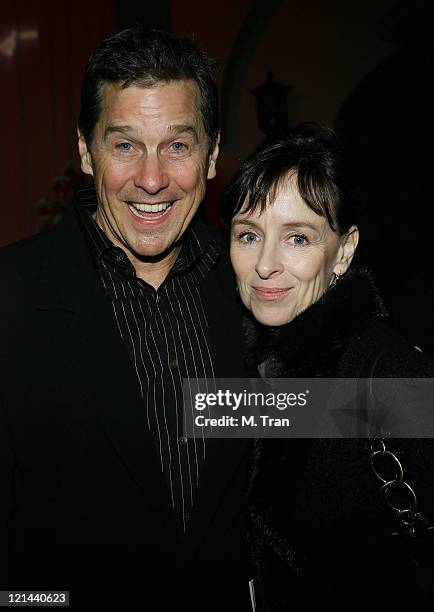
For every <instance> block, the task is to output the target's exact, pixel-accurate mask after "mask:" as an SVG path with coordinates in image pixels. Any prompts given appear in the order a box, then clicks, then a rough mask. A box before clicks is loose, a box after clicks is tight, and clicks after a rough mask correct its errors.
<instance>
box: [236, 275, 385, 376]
mask: <svg viewBox="0 0 434 612" xmlns="http://www.w3.org/2000/svg"><path fill="white" fill-rule="evenodd" d="M385 317H387V313H386V310H385V308H384V306H383V304H382V302H381V299H380V297H379V295H378V292H377V289H376V287H375V284H374V281H373V279H372V276H371V274H370V273H369V272H368V271H367V270H364V269H363V268H360V267H358V266H354V267H352V268H350V270H348V272H347V273H346V274H345V275H344V276H343V277H341V278H340V279H339V280H338V282H337V283H336V284H335V285H334V286H333V287H331V288H330V289H328V290H327V291H326V292H325V293H324V295H323V296H322V297H321V298H320V299H319V300H318V301H317V302H315V303H314V304H312V305H311V306H309V308H307V309H306V310H305V311H304V312H302V313H300V314H299V315H298V316H297V317H296V318H295V319H294V320H293V321H291V322H290V323H288V324H287V325H283V326H281V327H275V328H273V327H266V326H264V325H261V324H260V323H258V322H256V321H254V320H253V319H252V318H251V317H250V318H246V319H245V322H244V325H245V328H246V336H247V349H248V365H249V369H250V370H251V372H252V375H253V376H257V375H258V374H257V372H258V371H257V368H258V365H259V367H260V371H261V375H263V376H265V377H270V378H276V377H287V378H289V377H299V378H301V377H314V376H322V377H332V376H335V373H336V367H337V364H338V361H339V359H340V357H341V356H342V354H343V352H344V350H345V348H346V347H347V346H348V343H349V341H350V339H351V338H353V337H354V336H357V335H358V333H359V332H360V331H361V330H362V329H363V328H365V327H366V326H367V325H368V324H369V323H370V322H372V321H375V320H379V319H383V318H385ZM261 364H262V367H261Z"/></svg>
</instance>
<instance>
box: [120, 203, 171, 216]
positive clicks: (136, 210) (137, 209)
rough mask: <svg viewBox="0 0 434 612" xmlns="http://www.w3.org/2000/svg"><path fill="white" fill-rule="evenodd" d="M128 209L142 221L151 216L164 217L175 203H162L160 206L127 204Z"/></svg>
mask: <svg viewBox="0 0 434 612" xmlns="http://www.w3.org/2000/svg"><path fill="white" fill-rule="evenodd" d="M127 204H128V208H129V209H130V211H131V212H132V213H133V215H135V216H136V217H139V218H140V219H143V218H146V217H147V216H148V215H149V214H151V215H152V216H154V215H156V216H159V217H162V216H163V215H164V214H165V213H166V211H167V210H169V209H170V207H171V206H172V204H173V202H160V203H159V204H138V203H136V202H127Z"/></svg>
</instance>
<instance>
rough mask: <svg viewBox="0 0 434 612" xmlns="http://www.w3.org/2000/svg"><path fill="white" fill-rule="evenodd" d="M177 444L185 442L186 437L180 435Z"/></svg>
mask: <svg viewBox="0 0 434 612" xmlns="http://www.w3.org/2000/svg"><path fill="white" fill-rule="evenodd" d="M178 442H179V444H187V438H186V437H185V436H181V437H180V438H179V439H178Z"/></svg>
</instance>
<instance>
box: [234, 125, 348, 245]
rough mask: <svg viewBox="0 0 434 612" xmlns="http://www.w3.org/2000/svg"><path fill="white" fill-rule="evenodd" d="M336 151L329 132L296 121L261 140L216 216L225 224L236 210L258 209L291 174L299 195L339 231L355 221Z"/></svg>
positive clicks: (331, 132)
mask: <svg viewBox="0 0 434 612" xmlns="http://www.w3.org/2000/svg"><path fill="white" fill-rule="evenodd" d="M345 174H346V172H345V171H344V166H343V163H342V155H341V153H340V151H339V147H338V143H337V138H336V134H335V133H334V132H333V130H331V129H329V128H326V127H323V126H320V125H316V124H313V123H310V124H307V123H306V124H301V125H299V126H298V127H296V128H294V129H292V130H290V131H289V133H288V135H287V136H286V137H285V138H280V139H279V140H274V141H272V142H268V143H266V144H265V145H264V146H263V147H261V148H260V149H259V150H258V151H256V152H255V153H254V154H253V155H252V156H251V157H250V158H249V159H247V160H246V161H245V162H244V163H243V164H242V165H241V167H240V169H239V170H238V172H237V173H236V175H235V177H234V178H233V179H232V181H231V183H230V184H229V185H228V187H227V188H226V190H225V193H224V197H223V206H222V217H223V220H224V221H225V223H227V224H228V225H229V224H230V222H231V220H232V218H233V217H234V216H235V215H236V214H237V213H239V212H240V210H241V208H242V209H243V212H254V211H257V210H259V211H260V212H263V211H264V210H265V209H266V208H267V206H268V204H269V203H270V202H271V201H272V200H273V199H274V197H275V195H276V192H277V191H278V189H279V188H280V187H281V186H282V183H283V182H284V181H285V180H286V179H287V178H288V177H290V176H291V175H293V176H294V177H295V179H296V184H297V188H298V191H299V193H300V196H301V197H302V198H303V200H304V202H306V204H307V205H308V206H309V208H311V209H312V210H313V211H314V212H315V213H317V214H318V215H321V216H323V217H326V218H327V221H328V223H329V225H330V227H331V228H332V230H333V231H337V232H338V233H339V234H343V233H345V232H346V231H347V230H348V229H349V228H350V227H351V225H353V224H354V223H355V214H356V211H355V209H356V206H355V201H354V194H353V191H352V190H351V189H350V187H349V185H348V183H347V177H346V176H344V175H345Z"/></svg>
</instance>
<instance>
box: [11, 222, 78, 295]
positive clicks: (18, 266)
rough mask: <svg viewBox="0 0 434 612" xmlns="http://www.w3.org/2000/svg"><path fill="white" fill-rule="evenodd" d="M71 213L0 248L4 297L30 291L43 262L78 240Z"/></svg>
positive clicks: (56, 256) (50, 259)
mask: <svg viewBox="0 0 434 612" xmlns="http://www.w3.org/2000/svg"><path fill="white" fill-rule="evenodd" d="M72 216H73V213H72V212H71V213H68V214H67V215H66V216H65V218H64V219H63V220H62V221H61V222H60V223H58V224H57V225H55V226H54V227H52V228H50V229H48V230H45V231H43V232H41V233H39V234H35V235H33V236H30V237H28V238H24V239H23V240H19V241H18V242H15V243H12V244H10V245H7V246H4V247H1V248H0V286H1V287H2V295H3V297H4V298H5V299H7V296H8V295H9V294H16V293H17V292H18V293H20V292H22V291H24V292H25V291H26V287H28V288H29V289H30V290H31V289H32V287H33V286H34V284H35V283H37V282H38V279H39V277H40V274H41V268H42V266H43V265H44V262H47V261H53V260H55V259H56V258H62V256H65V254H66V253H67V252H68V250H69V248H70V245H71V244H72V243H73V242H74V241H77V240H78V239H79V235H78V232H77V230H76V229H75V227H74V224H75V221H74V219H73V218H72Z"/></svg>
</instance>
